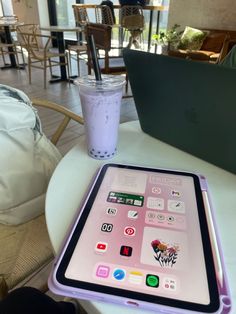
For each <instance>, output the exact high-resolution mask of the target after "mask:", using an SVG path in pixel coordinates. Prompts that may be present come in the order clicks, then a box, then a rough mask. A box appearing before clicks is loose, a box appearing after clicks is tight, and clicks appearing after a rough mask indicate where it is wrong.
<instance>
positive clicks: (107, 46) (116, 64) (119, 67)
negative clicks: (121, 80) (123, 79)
mask: <svg viewBox="0 0 236 314" xmlns="http://www.w3.org/2000/svg"><path fill="white" fill-rule="evenodd" d="M111 30H112V27H111V26H110V25H105V24H99V23H88V24H87V26H86V36H89V35H93V37H94V41H95V46H96V49H97V50H98V51H100V50H103V51H104V57H101V58H99V60H98V61H99V65H100V68H101V72H102V73H104V74H122V73H125V74H126V68H125V64H124V60H123V57H113V56H110V55H109V52H110V50H111ZM91 69H92V62H91V55H90V47H89V45H88V72H89V73H91Z"/></svg>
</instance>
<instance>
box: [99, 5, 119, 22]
mask: <svg viewBox="0 0 236 314" xmlns="http://www.w3.org/2000/svg"><path fill="white" fill-rule="evenodd" d="M95 17H96V23H100V24H106V25H111V26H112V25H114V24H115V21H114V17H113V15H112V12H111V9H110V7H109V6H108V5H98V6H96V7H95Z"/></svg>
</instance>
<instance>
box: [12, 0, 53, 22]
mask: <svg viewBox="0 0 236 314" xmlns="http://www.w3.org/2000/svg"><path fill="white" fill-rule="evenodd" d="M12 4H13V10H14V14H15V15H17V16H18V18H19V21H20V22H24V23H25V24H28V23H29V24H32V23H33V24H39V25H41V26H46V25H49V18H48V7H47V0H21V1H20V2H19V1H17V2H16V1H13V2H12Z"/></svg>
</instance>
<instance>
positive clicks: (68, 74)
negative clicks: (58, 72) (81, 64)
mask: <svg viewBox="0 0 236 314" xmlns="http://www.w3.org/2000/svg"><path fill="white" fill-rule="evenodd" d="M66 68H67V76H68V82H69V85H70V76H71V72H70V66H69V57H68V54H66Z"/></svg>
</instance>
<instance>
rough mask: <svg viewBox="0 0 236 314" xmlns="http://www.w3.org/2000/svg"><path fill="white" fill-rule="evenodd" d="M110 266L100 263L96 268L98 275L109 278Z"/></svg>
mask: <svg viewBox="0 0 236 314" xmlns="http://www.w3.org/2000/svg"><path fill="white" fill-rule="evenodd" d="M109 272H110V267H108V266H105V265H98V267H97V270H96V276H97V277H101V278H107V277H108V276H109Z"/></svg>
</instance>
